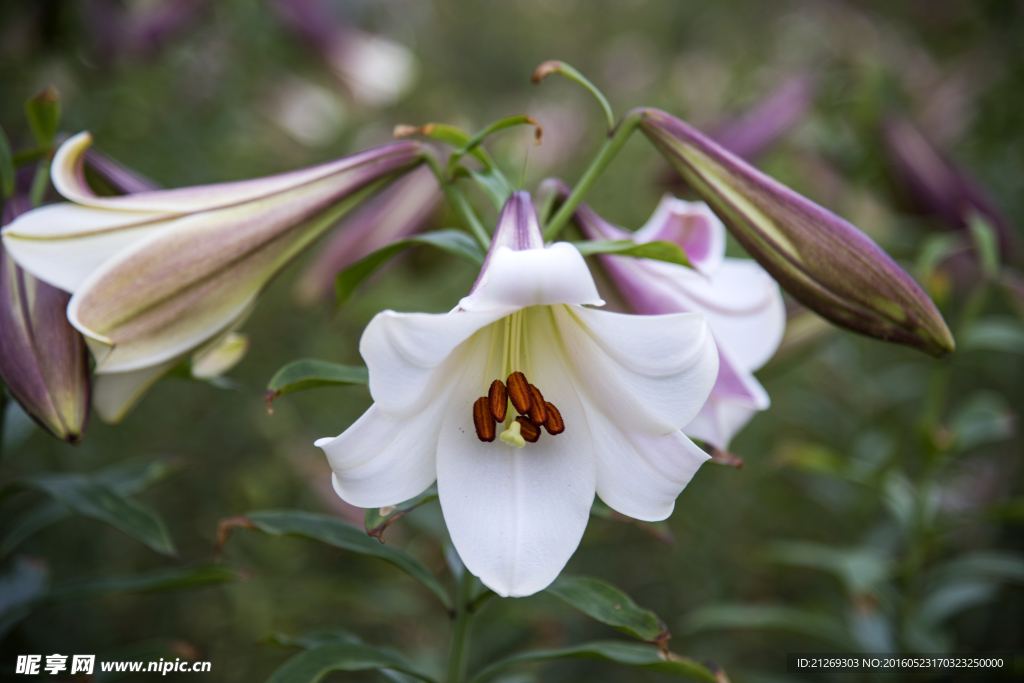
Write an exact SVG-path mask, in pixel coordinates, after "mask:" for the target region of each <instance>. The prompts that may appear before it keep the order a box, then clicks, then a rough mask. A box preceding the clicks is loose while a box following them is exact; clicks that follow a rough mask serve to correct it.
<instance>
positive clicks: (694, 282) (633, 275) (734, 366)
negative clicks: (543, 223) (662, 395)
mask: <svg viewBox="0 0 1024 683" xmlns="http://www.w3.org/2000/svg"><path fill="white" fill-rule="evenodd" d="M576 221H577V223H578V224H579V226H580V229H581V230H582V231H583V233H584V234H585V235H586V236H587V237H589V238H590V239H612V240H622V239H630V240H633V241H635V242H638V243H644V242H652V241H655V240H664V241H667V242H673V243H675V244H678V245H679V246H680V247H682V248H683V250H684V251H685V252H686V255H687V257H688V258H689V260H690V263H691V264H692V265H693V268H692V269H690V268H685V267H683V266H678V265H675V264H671V263H665V262H663V261H653V260H650V259H637V258H630V257H624V256H611V255H602V256H600V257H599V258H600V259H601V263H602V265H604V267H605V269H606V270H607V271H608V274H609V276H610V277H611V279H612V281H613V282H614V283H615V285H616V287H617V288H618V289H619V291H620V292H621V293H622V295H623V297H624V298H625V300H626V302H627V303H628V304H629V305H630V307H632V308H633V310H634V311H636V312H637V313H640V314H643V315H657V314H664V313H672V312H678V311H699V312H701V313H703V314H704V316H705V317H706V318H707V320H708V324H709V325H710V326H711V331H712V332H713V333H714V336H715V341H716V342H717V344H718V353H719V366H718V379H717V380H716V382H715V387H714V389H712V391H711V396H710V397H709V398H708V401H707V403H706V404H705V405H704V407H703V408H702V409H701V411H700V413H698V414H697V416H696V417H695V418H694V419H693V421H692V422H690V423H689V424H687V425H686V426H685V427H684V428H683V431H684V432H685V433H686V434H688V435H689V436H692V437H694V438H696V439H703V440H704V441H707V442H708V443H710V444H711V445H713V446H716V447H718V448H722V449H725V448H728V447H729V442H730V441H731V440H732V438H733V436H735V435H736V433H737V432H739V430H740V429H742V428H743V427H744V426H745V425H746V424H747V423H748V422H749V421H750V420H751V418H753V417H754V415H756V414H757V413H758V411H761V410H766V409H767V408H768V406H769V405H770V404H771V401H770V399H769V398H768V393H767V392H766V391H765V390H764V387H762V386H761V383H760V382H758V381H757V378H756V377H754V374H753V373H754V371H755V370H757V369H759V368H761V366H763V365H764V364H765V363H767V362H768V360H769V359H770V358H771V357H772V355H773V354H774V353H775V350H776V349H777V348H778V347H779V343H780V342H781V341H782V335H783V332H785V328H786V309H785V305H784V303H783V301H782V293H781V292H780V290H779V285H778V283H776V282H775V280H773V279H772V277H771V276H770V275H769V274H768V273H767V272H765V270H764V269H763V268H762V267H761V266H760V265H758V263H757V262H756V261H752V260H750V259H734V258H725V226H724V225H723V224H722V221H721V220H719V218H718V217H717V216H716V215H715V214H714V213H713V212H712V211H711V209H709V208H708V206H707V204H704V203H703V202H686V201H683V200H681V199H676V198H675V197H673V196H672V195H669V194H667V195H665V196H664V197H663V198H662V200H661V203H660V204H659V205H658V208H657V209H656V210H655V212H654V215H652V216H651V219H650V220H649V221H648V222H647V223H646V224H645V225H644V226H643V227H642V228H640V229H639V230H637V231H636V232H635V233H628V232H626V231H624V230H620V229H619V228H616V227H615V226H613V225H610V224H609V223H607V222H606V221H604V220H603V219H602V218H601V217H600V216H598V215H597V214H595V213H594V212H593V211H592V210H590V209H589V208H587V207H585V206H584V207H581V208H580V209H577V212H576Z"/></svg>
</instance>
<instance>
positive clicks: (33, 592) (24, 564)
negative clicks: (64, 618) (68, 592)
mask: <svg viewBox="0 0 1024 683" xmlns="http://www.w3.org/2000/svg"><path fill="white" fill-rule="evenodd" d="M49 585H50V571H49V570H48V569H47V567H46V563H44V562H43V561H42V560H37V559H34V558H28V557H19V558H17V559H15V561H14V562H13V564H12V565H11V566H10V567H9V568H8V570H7V571H5V572H4V573H3V574H0V638H3V637H4V635H5V634H6V633H7V631H9V630H10V629H11V627H12V626H14V625H15V624H17V623H18V622H19V621H21V620H22V619H24V618H25V617H26V616H28V614H29V612H31V611H32V608H33V606H34V605H35V603H36V601H37V600H38V599H39V598H40V597H41V596H43V595H45V594H46V590H47V588H48V587H49Z"/></svg>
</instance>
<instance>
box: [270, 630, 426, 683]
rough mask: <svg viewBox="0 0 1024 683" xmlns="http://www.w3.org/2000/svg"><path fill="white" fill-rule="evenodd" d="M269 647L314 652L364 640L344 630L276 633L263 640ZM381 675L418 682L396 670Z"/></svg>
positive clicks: (402, 682) (396, 682) (405, 682)
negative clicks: (296, 648) (288, 633)
mask: <svg viewBox="0 0 1024 683" xmlns="http://www.w3.org/2000/svg"><path fill="white" fill-rule="evenodd" d="M262 642H263V643H265V644H268V645H280V646H283V647H301V648H302V649H304V650H314V649H316V648H320V647H325V646H327V645H338V644H348V643H357V644H362V642H363V641H362V639H361V638H360V637H359V636H357V635H356V634H354V633H352V632H350V631H346V630H345V629H342V628H324V629H318V630H316V631H310V632H309V633H305V634H303V635H301V636H289V635H286V634H283V633H275V634H273V635H271V636H268V637H267V638H264V639H263V640H262ZM386 652H390V651H386ZM380 674H381V675H382V676H383V677H384V678H386V679H387V680H389V681H392V682H393V683H409V682H410V681H413V680H416V679H415V678H414V677H410V676H408V675H407V674H403V673H399V672H397V671H395V670H394V669H381V670H380Z"/></svg>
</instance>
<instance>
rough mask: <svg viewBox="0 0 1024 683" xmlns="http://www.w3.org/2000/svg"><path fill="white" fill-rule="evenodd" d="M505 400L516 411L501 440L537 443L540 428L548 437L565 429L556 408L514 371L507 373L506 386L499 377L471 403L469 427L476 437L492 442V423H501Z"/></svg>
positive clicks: (517, 444)
mask: <svg viewBox="0 0 1024 683" xmlns="http://www.w3.org/2000/svg"><path fill="white" fill-rule="evenodd" d="M509 401H511V402H512V406H513V407H514V408H515V409H516V412H517V413H519V414H518V415H517V416H516V418H515V420H513V421H512V422H511V423H510V424H509V425H508V427H507V428H506V429H505V430H504V431H503V432H502V433H501V435H500V439H501V440H502V441H504V442H505V443H508V444H511V445H513V446H518V447H519V448H522V447H523V446H525V445H526V443H527V442H529V443H537V440H538V439H539V438H540V428H541V427H544V428H545V429H546V430H547V432H548V434H551V435H552V436H555V435H557V434H561V433H562V432H564V431H565V422H564V421H563V420H562V414H561V412H559V410H558V408H556V407H555V406H554V404H552V403H551V402H549V401H545V400H544V394H542V393H540V389H538V388H537V387H536V386H534V385H533V384H530V382H529V380H527V379H526V375H524V374H523V373H521V372H519V371H516V372H513V373H512V374H511V375H509V376H508V380H507V385H506V384H505V383H503V382H502V381H501V380H500V379H496V380H494V381H493V382H491V386H490V388H489V389H488V390H487V395H486V396H481V397H480V398H478V399H477V400H476V401H475V402H474V403H473V427H474V429H476V436H477V438H478V439H480V440H481V441H485V442H491V441H494V437H495V435H496V429H495V424H496V423H502V422H505V420H506V418H507V417H508V404H509Z"/></svg>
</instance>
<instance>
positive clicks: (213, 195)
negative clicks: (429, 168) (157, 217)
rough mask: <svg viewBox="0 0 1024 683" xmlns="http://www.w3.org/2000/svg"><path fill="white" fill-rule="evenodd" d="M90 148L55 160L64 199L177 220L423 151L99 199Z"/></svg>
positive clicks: (82, 145)
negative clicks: (89, 166) (89, 167)
mask: <svg viewBox="0 0 1024 683" xmlns="http://www.w3.org/2000/svg"><path fill="white" fill-rule="evenodd" d="M90 145H92V135H91V134H90V133H88V132H82V133H79V134H78V135H75V136H73V137H71V138H69V139H68V140H67V141H66V142H65V143H64V144H63V145H61V146H60V149H58V150H57V153H56V154H55V155H54V158H53V166H52V169H51V174H52V177H53V185H54V187H55V188H57V191H58V192H60V194H61V195H63V196H64V197H66V198H67V199H69V200H71V201H73V202H75V203H78V204H83V205H85V206H94V207H98V208H107V209H117V210H120V211H143V212H165V213H169V214H177V215H181V214H187V213H195V212H199V211H208V210H210V209H216V208H220V207H224V206H231V205H234V204H242V203H246V202H251V201H256V200H259V199H262V198H265V197H267V196H269V195H273V194H277V193H280V192H287V191H289V190H293V189H295V188H297V187H301V186H302V185H306V184H309V183H313V182H316V181H318V180H322V179H324V178H327V177H329V176H332V175H336V174H339V173H343V172H345V171H349V170H352V169H355V168H358V167H359V166H361V165H363V164H366V163H368V162H372V161H375V160H385V159H387V158H402V157H409V156H410V155H413V154H415V153H416V152H417V150H418V149H419V145H417V144H416V143H414V142H407V141H406V142H394V143H390V144H388V145H384V146H382V147H378V148H375V149H371V150H367V151H365V152H360V153H358V154H353V155H351V156H347V157H344V158H342V159H337V160H335V161H330V162H328V163H326V164H320V165H319V166H312V167H310V168H303V169H299V170H297V171H292V172H290V173H280V174H277V175H272V176H266V177H263V178H256V179H253V180H242V181H236V182H227V183H213V184H210V185H197V186H194V187H180V188H175V189H172V190H153V191H150V192H137V193H134V194H126V195H120V196H117V197H100V196H98V195H97V194H96V193H95V192H93V190H92V188H90V187H89V185H88V184H87V183H86V182H85V175H84V173H83V170H82V166H83V164H84V162H85V152H86V150H87V149H89V146H90Z"/></svg>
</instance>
